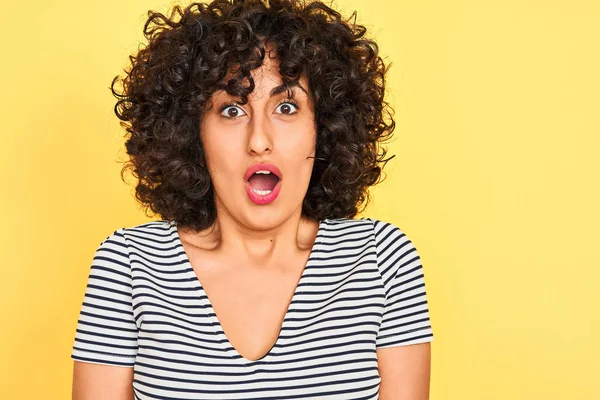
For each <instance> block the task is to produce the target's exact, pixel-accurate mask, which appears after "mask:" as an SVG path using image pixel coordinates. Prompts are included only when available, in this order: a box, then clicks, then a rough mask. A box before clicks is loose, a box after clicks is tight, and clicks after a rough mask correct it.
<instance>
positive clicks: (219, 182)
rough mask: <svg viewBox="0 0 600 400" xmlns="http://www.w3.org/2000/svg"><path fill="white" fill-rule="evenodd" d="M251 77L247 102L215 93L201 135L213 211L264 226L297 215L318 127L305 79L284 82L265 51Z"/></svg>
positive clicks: (260, 226)
mask: <svg viewBox="0 0 600 400" xmlns="http://www.w3.org/2000/svg"><path fill="white" fill-rule="evenodd" d="M252 77H253V79H254V83H255V89H254V91H253V92H252V93H251V94H250V96H249V98H248V103H246V104H244V105H242V104H240V103H239V101H240V99H239V98H235V97H233V96H231V95H229V94H228V93H227V92H225V91H217V92H215V93H213V95H212V97H211V98H210V100H209V102H208V103H209V105H210V107H209V108H208V109H207V110H206V111H205V112H204V114H203V117H202V122H201V128H200V135H201V140H202V144H203V146H204V151H205V157H206V163H207V166H208V170H209V173H210V176H211V180H212V183H213V186H214V191H215V203H216V206H217V214H219V213H223V212H224V213H226V214H228V215H230V216H232V217H233V218H235V219H236V220H238V221H240V222H241V223H242V224H244V225H246V226H248V227H251V228H254V229H268V228H269V227H273V226H276V225H279V224H280V223H282V222H284V221H285V220H286V219H287V218H290V217H291V216H292V215H294V213H299V212H301V208H302V201H303V200H304V197H305V195H306V191H307V189H308V185H309V182H310V177H311V174H312V169H313V165H314V158H313V157H314V155H315V146H316V125H315V118H314V110H313V103H312V99H311V96H310V95H309V88H308V82H307V80H306V78H305V77H303V78H302V79H300V80H299V85H296V86H292V87H289V88H287V87H283V86H282V80H281V75H280V74H279V69H278V62H277V60H276V59H275V58H270V57H269V53H267V55H266V56H265V60H264V63H263V65H262V66H261V67H260V68H258V69H256V70H254V71H253V72H252ZM288 89H289V90H288ZM290 94H291V95H290Z"/></svg>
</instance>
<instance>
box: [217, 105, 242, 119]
mask: <svg viewBox="0 0 600 400" xmlns="http://www.w3.org/2000/svg"><path fill="white" fill-rule="evenodd" d="M220 111H221V115H222V116H224V117H226V118H236V117H239V116H242V115H244V110H242V109H241V108H240V107H239V106H238V105H236V104H234V103H227V104H223V105H222V106H221V109H220Z"/></svg>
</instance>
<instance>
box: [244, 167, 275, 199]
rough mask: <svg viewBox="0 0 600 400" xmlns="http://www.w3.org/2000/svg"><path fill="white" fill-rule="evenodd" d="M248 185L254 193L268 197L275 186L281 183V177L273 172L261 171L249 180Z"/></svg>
mask: <svg viewBox="0 0 600 400" xmlns="http://www.w3.org/2000/svg"><path fill="white" fill-rule="evenodd" d="M248 183H249V184H250V187H251V188H252V191H253V192H254V193H256V194H258V195H260V196H266V195H268V194H270V193H271V192H272V191H273V189H275V186H277V183H279V177H278V176H277V175H275V174H274V173H272V172H271V171H267V170H259V171H256V172H255V173H253V174H252V175H251V176H250V178H248Z"/></svg>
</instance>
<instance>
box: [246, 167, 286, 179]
mask: <svg viewBox="0 0 600 400" xmlns="http://www.w3.org/2000/svg"><path fill="white" fill-rule="evenodd" d="M256 171H269V172H270V173H272V174H273V175H275V176H276V177H277V178H279V179H281V171H279V168H277V167H276V166H275V165H273V164H271V163H258V164H252V165H251V166H249V167H248V169H247V170H246V173H245V174H244V180H245V181H247V180H248V179H250V177H251V176H252V174H254V173H255V172H256Z"/></svg>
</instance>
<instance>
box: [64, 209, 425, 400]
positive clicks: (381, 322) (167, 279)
mask: <svg viewBox="0 0 600 400" xmlns="http://www.w3.org/2000/svg"><path fill="white" fill-rule="evenodd" d="M432 340H433V333H432V329H431V324H430V320H429V310H428V306H427V298H426V292H425V282H424V276H423V267H422V265H421V261H420V257H419V255H418V253H417V251H416V249H415V247H414V246H413V244H412V242H411V241H410V240H409V239H408V237H407V236H406V235H405V234H404V232H403V231H401V230H400V229H399V228H398V227H397V226H395V225H393V224H390V223H387V222H383V221H380V220H376V219H371V218H361V219H349V218H338V219H325V220H322V221H321V222H320V223H319V229H318V233H317V238H316V241H315V243H314V245H313V248H312V249H311V253H310V256H309V258H308V261H307V263H306V265H305V268H304V270H303V272H302V275H301V277H300V280H299V282H298V285H297V287H296V289H295V292H294V294H293V296H292V300H291V303H290V304H289V307H288V309H287V311H286V314H285V318H284V319H283V324H282V326H281V331H280V333H279V336H278V338H277V340H276V342H275V344H274V346H273V347H272V348H271V350H270V351H269V352H268V353H267V354H266V355H265V356H263V357H262V358H261V359H259V360H248V359H245V358H244V357H242V356H241V355H240V354H239V353H238V352H237V351H236V349H235V348H234V347H233V346H232V345H231V344H230V343H229V341H228V340H227V337H226V336H225V334H224V332H223V329H222V328H221V325H220V324H219V320H218V319H217V317H216V315H215V312H214V310H213V307H212V305H211V303H210V300H209V298H208V297H207V295H206V293H205V292H204V290H203V288H202V285H201V284H200V281H199V280H198V279H197V276H196V274H195V272H194V270H193V268H192V266H191V264H190V262H189V259H188V258H187V256H186V253H185V251H184V248H183V245H182V243H181V240H180V238H179V235H178V233H177V226H176V223H175V222H173V221H167V220H162V221H153V222H149V223H144V224H141V225H137V226H134V227H130V228H121V229H118V230H116V231H115V232H114V233H113V234H112V235H110V236H109V237H108V238H106V239H105V240H104V241H103V242H102V243H101V244H100V246H99V248H98V249H97V251H96V254H95V256H94V259H93V262H92V266H91V269H90V274H89V278H88V284H87V288H86V292H85V296H84V299H83V305H82V307H81V312H80V314H79V320H78V324H77V331H76V333H75V342H74V346H73V349H72V354H71V358H72V359H73V360H78V361H84V362H91V363H98V364H107V365H116V366H123V367H133V374H134V376H133V390H134V393H135V399H235V400H240V399H278V400H282V399H316V398H319V399H344V400H349V399H377V398H378V391H379V383H380V377H379V375H378V369H377V354H376V349H378V348H384V347H391V346H403V345H409V344H415V343H424V342H430V341H432Z"/></svg>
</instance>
